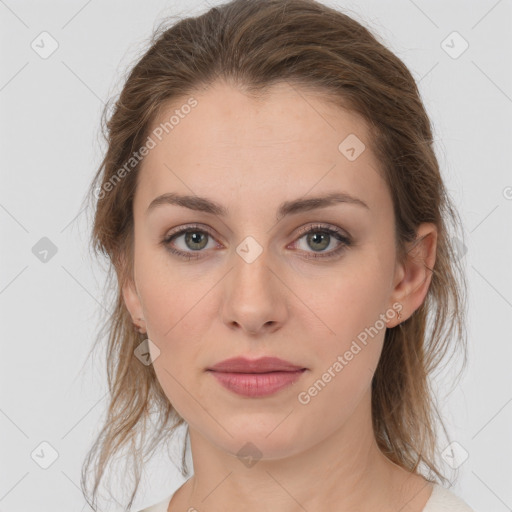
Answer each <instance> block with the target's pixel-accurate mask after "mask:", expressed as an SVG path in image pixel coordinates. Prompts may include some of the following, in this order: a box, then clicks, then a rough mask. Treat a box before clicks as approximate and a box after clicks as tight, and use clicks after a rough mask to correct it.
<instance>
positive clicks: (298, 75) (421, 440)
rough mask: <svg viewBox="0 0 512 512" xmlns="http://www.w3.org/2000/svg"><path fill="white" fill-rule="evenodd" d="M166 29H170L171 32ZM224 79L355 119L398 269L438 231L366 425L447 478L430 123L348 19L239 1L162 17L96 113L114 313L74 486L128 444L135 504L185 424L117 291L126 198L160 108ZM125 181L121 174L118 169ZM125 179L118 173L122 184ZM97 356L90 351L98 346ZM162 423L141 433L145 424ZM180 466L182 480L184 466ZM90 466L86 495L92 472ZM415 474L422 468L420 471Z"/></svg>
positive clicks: (127, 233)
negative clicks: (389, 222) (156, 456)
mask: <svg viewBox="0 0 512 512" xmlns="http://www.w3.org/2000/svg"><path fill="white" fill-rule="evenodd" d="M169 22H171V24H170V26H167V24H168V23H169ZM216 80H224V81H226V82H228V83H230V84H232V85H234V86H236V87H238V88H240V89H241V90H243V91H244V92H246V93H247V94H253V95H257V94H261V93H262V92H264V91H265V90H267V89H268V88H269V87H270V86H272V85H273V84H277V83H280V82H287V83H289V84H293V85H294V86H297V88H298V89H299V90H300V89H301V88H303V89H304V88H307V89H309V90H312V91H316V92H318V93H319V94H320V95H322V96H323V97H324V98H325V99H326V100H328V101H332V102H333V103H334V104H335V105H339V106H340V107H342V108H344V109H348V110H349V111H352V112H354V113H357V114H359V115H360V116H362V118H363V119H364V120H365V121H366V124H367V126H368V129H369V133H370V139H369V145H370V147H371V149H372V151H373V152H374V154H375V155H376V158H377V161H379V162H380V169H379V170H380V171H381V172H382V174H383V177H384V178H385V181H386V183H387V185H388V187H389V191H390V194H391V196H392V200H393V205H394V213H395V223H396V224H395V227H396V231H395V232H396V248H397V257H398V258H399V260H400V261H404V258H405V257H406V256H407V254H406V246H407V243H408V242H414V240H415V237H416V229H417V227H418V226H419V224H420V223H423V222H432V223H434V224H435V225H436V226H437V229H438V241H437V256H436V261H435V265H434V268H432V269H429V270H430V271H431V272H432V279H431V284H430V287H429V290H428V292H427V296H426V298H425V300H424V302H423V304H422V305H421V306H420V307H419V308H418V309H417V310H416V311H415V312H414V313H413V314H412V315H411V316H410V317H409V318H408V319H406V320H405V321H404V322H402V323H401V324H399V325H397V326H396V327H394V328H388V329H387V331H386V333H385V339H384V345H383V350H382V355H381V358H380V360H379V364H378V366H377V369H376V371H375V374H374V377H373V380H372V422H373V429H374V434H375V438H376V440H377V443H378V446H379V448H380V450H381V451H382V452H383V453H384V454H385V455H386V457H388V458H389V459H390V460H391V461H393V462H394V463H396V464H398V465H399V466H401V467H403V468H404V469H406V470H407V471H410V472H416V473H418V474H423V476H424V477H425V478H427V479H429V480H431V481H436V480H440V481H441V483H444V482H445V481H446V478H445V476H444V475H443V474H442V471H441V469H440V466H439V465H438V462H437V461H436V458H437V456H438V451H439V446H438V444H439V443H438V436H437V431H436V422H439V425H441V426H442V428H443V431H444V432H445V433H446V428H445V427H444V425H443V422H442V418H441V416H440V413H439V409H438V404H437V400H436V397H435V393H434V392H433V388H432V385H431V380H430V378H431V376H432V374H433V372H434V370H435V369H436V368H438V367H439V366H440V364H441V362H442V361H443V360H445V357H446V356H447V355H448V353H449V352H453V353H455V352H458V353H459V354H463V355H464V366H465V364H466V334H465V329H466V326H465V304H466V277H465V272H464V269H463V266H462V263H461V260H462V258H461V254H460V250H459V247H460V244H461V239H462V238H463V232H462V229H461V226H462V224H461V221H460V218H459V216H458V213H457V211H456V209H455V208H454V206H453V204H452V202H451V199H450V197H449V195H448V193H447V190H446V188H445V186H444V184H443V180H442V177H441V174H440V169H439V163H438V160H437V158H436V155H435V151H434V139H433V136H432V127H431V124H430V120H429V117H428V115H427V113H426V110H425V107H424V105H423V103H422V100H421V98H420V93H419V91H418V87H417V84H416V82H415V80H414V78H413V76H412V74H411V73H410V71H409V70H408V68H407V67H406V66H405V64H404V63H403V62H402V61H401V60H400V59H399V58H398V57H397V56H396V55H395V54H394V53H392V52H391V51H390V50H389V49H388V48H386V46H385V45H384V44H383V43H381V42H380V41H379V40H378V39H377V38H376V36H374V35H373V34H372V33H371V32H370V30H369V29H368V28H365V27H364V26H363V25H362V24H361V23H359V22H358V21H356V20H355V19H353V18H352V17H350V16H348V15H347V14H344V13H343V12H340V11H338V10H335V9H333V8H330V7H327V6H325V5H323V4H321V3H319V2H317V1H315V0H233V1H231V2H227V3H225V4H222V5H219V6H217V7H213V8H211V9H210V10H208V11H207V12H205V13H203V14H201V15H198V16H195V17H187V18H183V19H179V20H178V21H176V20H173V19H172V18H168V19H165V20H164V22H163V23H162V24H161V25H160V26H159V27H157V29H155V30H154V32H153V35H152V38H151V42H150V47H149V49H147V51H146V52H145V53H144V54H143V56H142V57H141V58H139V59H138V61H137V62H136V64H135V65H134V66H133V68H132V69H131V71H130V73H129V75H128V76H127V78H126V80H125V83H124V85H123V88H122V90H121V92H120V94H119V97H118V98H117V100H116V101H115V103H114V105H113V108H112V109H110V104H107V106H106V108H105V109H104V111H103V114H102V128H103V136H104V138H105V141H106V143H107V147H106V153H105V154H104V157H103V160H102V162H101V164H100V166H99V168H98V170H97V172H96V175H95V176H94V179H93V181H92V183H91V185H90V189H89V190H88V198H89V199H90V200H91V202H92V205H93V211H94V219H93V227H92V232H91V247H92V248H93V249H94V252H95V254H96V255H98V254H99V253H101V254H102V255H104V256H106V257H107V262H108V265H109V269H108V276H107V283H106V288H105V290H106V291H107V293H110V294H111V295H110V299H109V301H110V302H109V304H110V305H111V307H110V308H109V309H110V312H109V313H108V314H107V315H106V317H105V321H104V323H103V326H102V328H101V330H100V333H99V336H98V339H97V340H96V342H99V341H100V339H101V338H102V336H103V338H106V340H107V342H106V350H105V356H106V362H107V365H106V366H107V377H108V379H107V380H108V398H109V404H108V410H107V412H106V417H105V420H104V424H103V426H102V429H101V431H100V433H99V434H98V436H97V438H96V440H95V442H94V444H93V446H92V447H91V449H90V451H89V452H88V454H87V457H86V460H85V461H84V464H83V466H82V480H81V484H82V491H83V492H84V495H85V496H86V499H87V500H88V502H89V504H90V505H91V506H92V507H95V500H96V496H97V491H98V487H99V484H100V481H101V480H102V478H103V477H104V475H105V472H106V468H107V466H108V464H109V463H110V462H112V461H113V460H114V456H116V455H118V456H119V454H120V453H122V450H123V449H127V454H126V456H125V458H124V462H125V463H126V464H128V460H129V459H131V461H132V467H131V469H132V471H131V472H130V471H126V472H124V473H123V475H131V476H133V477H134V480H135V482H134V487H133V488H132V490H133V492H132V494H131V498H130V501H129V503H128V505H127V507H126V510H130V509H131V506H132V503H133V500H134V497H135V495H136V492H137V489H138V486H139V482H140V478H141V470H142V465H143V463H144V462H145V461H146V460H147V459H148V457H150V456H151V455H152V453H153V452H154V450H155V449H156V448H157V447H158V446H159V445H160V443H161V442H162V441H163V440H165V439H169V438H170V436H171V434H173V433H174V432H175V431H176V429H177V427H179V426H180V425H185V426H186V423H185V420H184V419H183V418H181V417H180V416H179V415H178V413H177V412H176V410H175V409H174V408H173V406H172V404H171V403H170V402H169V400H168V398H167V397H166V395H165V393H164V392H163V390H162V388H161V387H160V385H159V382H158V380H157V378H156V374H155V371H154V369H153V366H152V365H144V364H141V362H140V360H139V359H138V358H137V357H135V355H134V351H135V349H136V348H137V347H138V346H139V345H140V344H141V342H142V341H143V339H144V335H141V334H139V333H138V332H137V331H135V330H134V329H133V325H132V319H131V317H130V314H129V313H128V310H127V308H126V306H125V304H124V301H123V297H122V291H121V290H122V286H123V284H124V283H125V282H127V280H129V279H132V278H133V242H134V238H133V226H134V223H133V211H132V207H133V197H134V193H135V189H136V185H137V172H138V169H139V167H140V162H138V163H137V162H135V163H134V162H133V161H132V164H133V165H132V169H130V170H129V172H128V171H126V162H129V161H130V159H132V157H133V155H134V152H135V151H137V150H138V148H141V147H142V146H143V145H144V143H145V141H146V139H147V137H148V135H149V130H150V128H151V126H152V125H153V123H154V122H155V120H157V119H158V118H159V114H160V113H161V112H163V110H164V109H165V107H166V106H167V105H168V104H169V102H172V101H174V100H176V99H178V98H183V97H186V96H187V95H191V94H193V93H194V92H195V91H198V90H200V89H201V88H202V87H207V86H208V85H211V84H212V83H214V82H215V81H216ZM123 166H124V169H125V171H126V172H124V173H120V172H119V171H120V169H122V168H123ZM121 174H122V176H121ZM93 348H94V347H93ZM154 417H156V420H155V423H154V424H152V425H151V428H150V427H148V421H149V420H150V419H154ZM185 449H186V442H185V447H184V450H183V459H182V464H181V471H182V474H183V476H187V475H188V474H189V470H188V468H187V465H186V463H185V462H186V459H185ZM91 469H92V470H93V479H94V486H93V489H92V491H90V490H89V488H88V483H87V475H88V474H90V472H91ZM421 471H423V473H421Z"/></svg>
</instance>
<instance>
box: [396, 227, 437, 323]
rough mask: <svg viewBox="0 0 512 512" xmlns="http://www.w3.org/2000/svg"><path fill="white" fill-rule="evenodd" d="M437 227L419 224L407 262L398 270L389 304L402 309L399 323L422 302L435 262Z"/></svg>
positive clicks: (409, 249)
mask: <svg viewBox="0 0 512 512" xmlns="http://www.w3.org/2000/svg"><path fill="white" fill-rule="evenodd" d="M436 251H437V227H436V225H435V224H433V223H430V222H429V223H423V224H420V226H419V228H418V230H417V232H416V239H415V240H414V241H413V242H409V244H408V246H407V255H406V261H405V262H404V263H400V264H398V266H397V269H396V272H395V286H394V289H393V294H392V297H391V299H392V301H394V302H398V303H400V304H401V305H402V309H401V310H400V311H401V313H402V315H401V318H400V321H395V324H394V325H392V323H391V322H390V324H389V325H388V327H394V326H395V325H397V324H399V323H400V322H403V321H404V320H407V318H409V317H410V316H411V315H412V314H413V313H414V312H415V311H416V309H418V308H419V307H420V306H421V305H422V304H423V301H424V300H425V297H426V295H427V292H428V289H429V286H430V282H431V280H432V273H433V268H434V264H435V261H436Z"/></svg>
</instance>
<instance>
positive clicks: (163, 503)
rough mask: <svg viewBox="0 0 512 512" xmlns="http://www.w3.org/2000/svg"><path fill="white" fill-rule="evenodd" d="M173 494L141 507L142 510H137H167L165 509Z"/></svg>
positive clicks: (144, 511) (165, 511) (160, 511)
mask: <svg viewBox="0 0 512 512" xmlns="http://www.w3.org/2000/svg"><path fill="white" fill-rule="evenodd" d="M173 494H174V493H173ZM173 494H171V495H170V496H168V497H167V498H165V500H162V501H159V502H158V503H155V504H154V505H151V506H149V507H146V508H143V509H142V510H139V512H167V509H168V508H169V503H170V502H171V498H172V497H173Z"/></svg>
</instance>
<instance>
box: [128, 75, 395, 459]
mask: <svg viewBox="0 0 512 512" xmlns="http://www.w3.org/2000/svg"><path fill="white" fill-rule="evenodd" d="M194 99H195V100H196V102H197V103H195V102H193V101H191V102H187V101H188V100H189V99H188V98H185V99H183V102H181V103H180V102H174V103H173V105H172V108H171V107H169V109H168V111H166V112H165V115H163V116H162V118H161V119H158V121H157V122H156V123H155V124H154V126H153V128H155V129H156V130H155V131H154V132H153V134H152V135H151V137H152V140H153V142H152V143H149V144H148V146H154V147H152V148H151V149H150V150H149V153H148V154H147V156H146V157H145V159H144V162H143V166H142V169H141V171H140V175H139V177H138V185H137V191H136V195H135V200H134V219H135V249H134V255H135V256H134V257H135V260H134V276H135V286H134V287H132V286H127V287H125V288H124V297H125V301H126V304H127V306H128V308H129V310H130V312H131V313H132V315H133V317H134V318H135V317H143V318H144V325H145V328H146V329H147V335H148V338H149V339H150V340H151V343H150V346H151V347H152V356H153V357H154V358H155V360H154V363H153V364H154V368H155V371H156V374H157V377H158V379H159V381H160V383H161V386H162V388H163V389H164V391H165V393H166V395H167V396H168V398H169V400H170V402H171V403H172V404H173V406H174V407H175V408H176V410H177V411H178V413H179V414H180V415H181V416H182V417H183V418H184V419H185V420H186V421H187V423H188V424H189V427H190V429H191V431H192V430H194V431H197V432H199V433H200V434H201V435H202V436H203V437H204V438H205V439H207V440H209V441H210V442H211V443H213V444H214V445H216V446H218V447H220V448H222V449H223V450H226V451H228V452H230V453H232V454H236V453H237V452H238V451H239V450H240V449H241V448H242V447H243V446H244V445H246V443H247V442H248V441H250V442H251V443H252V445H254V446H256V447H257V449H258V450H259V451H260V452H261V453H262V454H263V457H268V458H277V457H281V456H285V455H287V454H293V453H296V452H299V451H302V450H305V449H307V448H309V447H311V446H313V445H314V444H316V443H318V442H319V441H320V440H321V439H325V438H327V437H328V436H330V435H331V434H333V433H334V432H336V431H339V430H340V429H341V428H342V427H343V426H344V425H345V423H346V422H347V421H348V420H349V419H350V418H351V417H352V416H353V415H354V414H355V412H356V411H357V410H358V406H359V405H361V403H362V402H363V400H366V401H368V397H369V396H370V395H369V390H370V389H371V388H370V384H371V380H372V376H373V374H374V371H375V368H376V366H377V363H378V360H379V356H380V353H381V349H382V345H383V340H384V333H385V327H386V326H387V327H390V326H394V325H395V324H396V323H397V319H396V313H397V312H398V310H400V309H401V307H402V305H401V304H400V303H397V302H396V298H397V297H396V296H395V295H394V292H395V285H396V283H397V281H398V280H400V279H401V270H400V269H401V267H400V266H399V265H395V264H396V260H395V257H396V254H395V232H394V216H393V205H392V200H391V196H390V194H389V191H388V189H387V187H386V184H385V182H384V181H383V179H382V177H381V176H380V175H379V172H378V162H376V160H375V158H374V155H373V154H372V152H371V149H370V147H369V144H370V140H369V138H368V133H367V130H366V127H365V124H364V123H363V121H362V120H361V119H360V118H358V117H356V116H355V115H352V114H349V113H347V112H345V111H343V110H341V109H335V108H333V107H332V106H331V105H329V104H328V103H324V102H323V100H322V99H321V97H320V96H315V95H313V94H312V93H307V92H305V91H304V90H300V89H296V88H292V87H290V86H287V85H282V84H281V85H279V86H276V87H274V88H273V89H272V92H271V94H269V95H268V96H267V97H265V98H264V99H260V100H254V99H250V98H249V97H247V96H245V95H244V94H243V93H241V92H240V91H238V90H237V89H235V88H232V87H231V86H228V85H225V84H220V83H218V84H216V85H215V86H213V87H211V88H210V89H208V90H207V91H203V92H201V93H197V94H195V95H194ZM184 105H189V107H184ZM190 105H194V106H192V107H190ZM176 110H177V111H178V112H176ZM173 115H174V116H175V117H174V118H173V121H172V123H173V124H172V125H171V124H167V128H166V130H167V132H168V133H166V130H165V129H162V127H161V126H160V128H158V127H159V125H160V123H165V122H168V121H169V119H170V118H171V116H173ZM171 128H172V129H171ZM160 139H161V140H160ZM153 143H154V144H153ZM365 146H366V147H365ZM164 194H174V195H175V197H176V196H187V197H188V198H189V199H188V200H187V201H186V203H187V204H188V207H186V206H185V201H183V202H181V204H173V203H172V202H166V201H164V200H160V201H158V203H157V204H154V205H153V206H152V207H150V205H151V203H152V202H153V201H154V200H155V199H156V198H158V197H159V196H162V195H164ZM332 194H338V195H339V197H340V198H342V196H346V197H345V198H348V196H350V198H352V199H350V200H346V201H334V200H333V201H331V202H327V201H324V200H320V199H319V200H318V201H317V202H316V203H315V202H314V201H312V200H313V199H314V198H323V197H326V196H328V195H332ZM295 202H297V204H295ZM211 203H215V204H216V205H218V206H217V208H211V207H208V208H206V207H205V205H210V204H211ZM280 210H282V211H281V213H283V214H284V213H285V214H284V215H283V216H278V212H279V211H280ZM185 228H186V229H187V230H188V231H187V232H185V233H180V234H177V231H179V230H181V229H185ZM308 228H312V229H313V231H312V233H310V234H309V235H308V234H307V233H306V231H304V230H307V229H308ZM331 230H332V231H331ZM338 234H339V235H338ZM173 235H176V236H175V237H174V238H173V239H172V240H170V241H168V242H167V244H166V243H164V240H165V239H169V238H170V237H172V236H173ZM338 236H339V238H337V237H338ZM173 251H179V252H180V254H181V255H180V254H176V253H174V252H173ZM158 351H159V352H158ZM238 356H241V357H245V358H247V359H251V360H253V359H257V358H260V357H263V356H272V357H278V358H281V359H284V360H286V361H288V362H290V363H292V364H293V365H297V366H298V367H299V368H301V369H305V370H304V371H302V372H300V373H299V372H296V373H294V374H290V373H288V374H286V373H280V374H279V376H274V377H269V376H268V375H267V377H262V376H261V375H260V376H259V377H257V376H256V377H255V376H254V375H252V376H251V375H249V376H246V377H244V378H245V380H244V378H240V376H238V377H239V378H238V379H237V378H235V377H232V376H229V375H228V376H226V374H224V375H221V374H219V373H217V375H216V374H215V372H212V371H210V370H209V369H210V368H212V367H213V366H214V365H216V364H217V363H219V362H221V361H223V360H226V359H229V358H232V357H238ZM221 377H224V379H222V378H221ZM287 377H290V379H289V380H287ZM265 379H266V380H265ZM222 382H228V383H231V384H232V385H233V386H234V388H233V387H232V388H229V387H226V386H225V385H223V383H222ZM272 383H273V384H276V385H277V387H278V388H279V385H280V384H283V383H288V384H287V385H284V386H282V387H280V388H279V389H277V390H275V389H274V391H273V392H272V389H270V387H271V384H272ZM237 386H238V387H237ZM244 390H245V391H247V390H249V391H247V393H249V395H248V394H244V393H245V391H244ZM258 390H259V391H260V394H259V395H258ZM251 393H252V395H251ZM255 394H256V396H254V395H255ZM365 411H366V413H365V414H367V417H365V418H364V421H365V423H366V424H367V425H370V417H369V415H368V413H369V408H365Z"/></svg>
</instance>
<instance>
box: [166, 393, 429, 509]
mask: <svg viewBox="0 0 512 512" xmlns="http://www.w3.org/2000/svg"><path fill="white" fill-rule="evenodd" d="M370 392H371V390H370V389H369V390H368V393H367V394H366V395H365V396H364V398H363V400H361V402H360V404H359V406H358V408H357V410H356V411H354V413H353V414H352V415H351V416H350V419H349V421H347V422H346V423H345V424H344V425H343V427H342V428H340V429H338V430H336V431H334V432H332V434H331V435H330V436H328V437H325V438H323V440H322V441H321V442H319V443H317V444H314V445H312V446H309V447H306V448H304V449H301V450H300V451H297V452H296V453H293V454H287V455H286V456H283V457H280V458H274V459H266V458H265V456H264V455H263V457H262V458H261V459H259V460H257V461H256V462H254V461H253V463H252V464H251V463H247V464H244V463H243V462H242V461H241V460H240V458H238V457H237V456H236V453H235V454H232V453H228V452H227V451H225V450H224V449H222V448H220V447H219V446H218V445H215V444H213V443H212V442H211V441H210V440H208V439H206V438H205V437H204V436H203V435H202V434H201V433H200V432H199V431H198V430H195V429H193V428H191V427H189V432H190V443H191V450H192V459H193V464H194V476H193V477H191V478H190V479H189V480H188V481H187V483H186V484H185V485H184V486H183V488H182V489H180V491H178V493H180V496H179V499H178V496H177V501H179V502H181V504H183V505H184V504H186V506H188V507H193V508H196V509H197V510H203V509H205V508H207V509H208V511H209V512H217V511H219V512H220V511H224V512H225V511H227V510H238V508H237V507H239V506H240V504H241V503H243V509H244V511H246V512H253V511H254V512H256V511H258V512H259V511H261V510H279V511H280V512H296V511H298V510H307V511H308V512H316V511H325V510H360V511H366V510H368V511H374V510H380V511H386V510H390V511H391V510H395V511H396V510H398V509H399V508H400V507H404V508H403V512H405V511H411V512H413V511H421V510H422V509H423V506H424V504H425V503H426V501H427V499H428V497H429V496H430V491H431V486H430V485H429V484H428V482H427V481H426V480H424V479H423V478H422V477H420V476H418V475H415V474H412V473H409V472H407V471H406V470H404V469H402V468H401V467H399V466H397V465H395V464H393V463H392V462H391V461H389V459H387V457H385V456H384V455H383V454H382V452H381V451H380V450H379V448H378V446H377V444H376V441H375V437H374V434H373V429H372V425H371V394H370ZM178 493H177V494H178ZM182 500H183V501H182ZM180 508H181V507H180ZM170 510H171V509H170Z"/></svg>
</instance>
